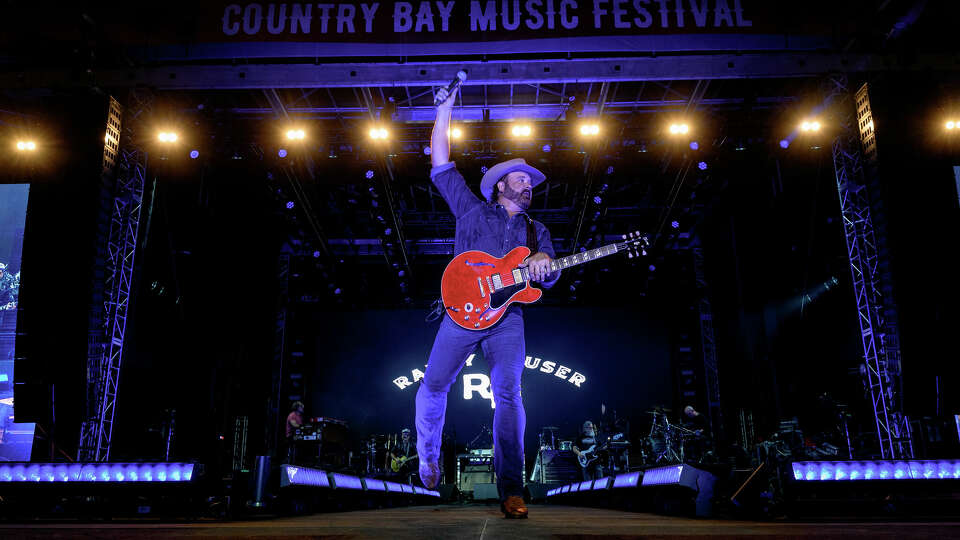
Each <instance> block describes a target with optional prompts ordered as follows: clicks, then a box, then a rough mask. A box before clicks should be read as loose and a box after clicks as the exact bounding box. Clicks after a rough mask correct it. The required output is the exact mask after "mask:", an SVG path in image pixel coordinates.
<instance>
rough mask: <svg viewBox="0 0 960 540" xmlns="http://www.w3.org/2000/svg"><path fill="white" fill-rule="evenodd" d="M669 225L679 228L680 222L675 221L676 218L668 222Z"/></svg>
mask: <svg viewBox="0 0 960 540" xmlns="http://www.w3.org/2000/svg"><path fill="white" fill-rule="evenodd" d="M670 226H671V227H673V228H674V229H679V228H680V222H679V221H677V220H673V221H671V222H670Z"/></svg>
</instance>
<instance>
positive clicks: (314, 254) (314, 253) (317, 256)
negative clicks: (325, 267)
mask: <svg viewBox="0 0 960 540" xmlns="http://www.w3.org/2000/svg"><path fill="white" fill-rule="evenodd" d="M313 258H314V259H319V258H320V252H319V251H314V252H313Z"/></svg>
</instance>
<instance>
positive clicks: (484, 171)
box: [480, 165, 488, 174]
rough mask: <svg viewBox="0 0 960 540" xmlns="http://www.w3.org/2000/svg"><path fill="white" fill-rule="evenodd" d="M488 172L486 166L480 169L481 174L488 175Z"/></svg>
mask: <svg viewBox="0 0 960 540" xmlns="http://www.w3.org/2000/svg"><path fill="white" fill-rule="evenodd" d="M487 170H488V169H487V166H486V165H484V166H483V167H480V174H487Z"/></svg>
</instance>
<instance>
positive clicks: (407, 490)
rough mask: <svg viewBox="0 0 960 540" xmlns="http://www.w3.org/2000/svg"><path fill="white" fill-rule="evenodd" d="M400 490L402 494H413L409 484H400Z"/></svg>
mask: <svg viewBox="0 0 960 540" xmlns="http://www.w3.org/2000/svg"><path fill="white" fill-rule="evenodd" d="M400 488H401V489H403V492H404V493H413V486H411V485H410V484H400Z"/></svg>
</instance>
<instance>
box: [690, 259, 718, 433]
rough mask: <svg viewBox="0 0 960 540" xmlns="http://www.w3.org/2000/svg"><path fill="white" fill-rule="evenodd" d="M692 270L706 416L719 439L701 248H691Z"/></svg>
mask: <svg viewBox="0 0 960 540" xmlns="http://www.w3.org/2000/svg"><path fill="white" fill-rule="evenodd" d="M692 251H693V271H694V277H695V279H696V283H697V293H698V294H699V300H698V304H697V309H698V312H699V316H700V352H701V354H702V355H703V379H704V383H705V384H706V387H707V407H708V408H709V415H708V418H709V419H710V427H711V428H712V431H713V436H714V439H715V440H717V441H719V440H720V439H721V438H722V432H723V414H722V412H721V407H720V377H719V375H718V373H717V343H716V341H715V339H714V334H713V308H712V307H711V306H710V296H709V294H708V291H707V278H706V276H705V274H704V271H703V248H699V247H695V248H693V250H692Z"/></svg>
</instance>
